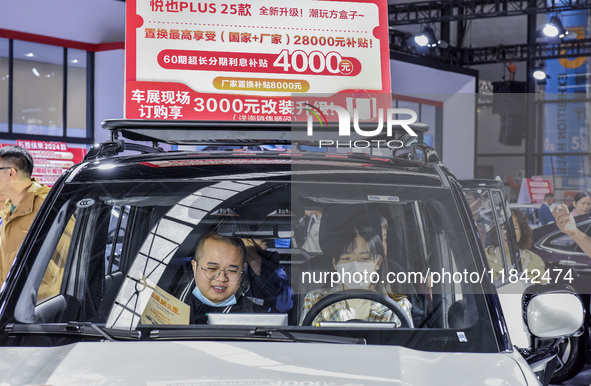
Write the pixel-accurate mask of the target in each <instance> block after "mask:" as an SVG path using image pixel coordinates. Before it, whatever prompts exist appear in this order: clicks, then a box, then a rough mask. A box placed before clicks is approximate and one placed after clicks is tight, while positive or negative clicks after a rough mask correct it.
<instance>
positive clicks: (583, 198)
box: [570, 192, 591, 217]
mask: <svg viewBox="0 0 591 386" xmlns="http://www.w3.org/2000/svg"><path fill="white" fill-rule="evenodd" d="M571 205H572V208H570V209H571V214H572V215H573V217H577V216H580V215H582V214H587V213H589V210H590V209H591V199H590V198H589V193H587V192H579V193H577V194H575V197H574V198H573V203H572V204H571Z"/></svg>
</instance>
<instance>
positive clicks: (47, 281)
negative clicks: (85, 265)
mask: <svg viewBox="0 0 591 386" xmlns="http://www.w3.org/2000/svg"><path fill="white" fill-rule="evenodd" d="M75 224H76V220H75V217H74V215H72V216H71V217H70V219H69V221H68V222H67V224H66V227H65V229H64V231H63V233H62V235H61V236H60V239H59V241H58V243H57V246H56V248H55V251H54V252H53V255H52V257H51V260H50V261H49V265H48V266H47V269H46V271H45V274H44V275H43V280H42V281H41V285H40V286H39V291H38V293H37V303H40V302H42V301H44V300H46V299H49V298H51V297H53V296H55V295H57V294H59V292H60V287H61V284H62V279H63V276H64V269H65V266H66V263H67V258H68V255H69V250H70V244H71V242H72V235H73V232H74V226H75Z"/></svg>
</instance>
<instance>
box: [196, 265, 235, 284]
mask: <svg viewBox="0 0 591 386" xmlns="http://www.w3.org/2000/svg"><path fill="white" fill-rule="evenodd" d="M197 266H198V267H199V268H201V269H202V270H203V272H204V273H205V277H206V278H207V279H208V280H214V279H217V278H218V277H219V276H220V275H221V274H222V272H224V274H225V275H226V277H227V278H228V280H229V281H238V280H240V276H241V275H242V271H241V270H239V269H236V268H226V269H221V268H220V267H205V268H203V267H202V266H200V265H199V264H197Z"/></svg>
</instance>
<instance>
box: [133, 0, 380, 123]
mask: <svg viewBox="0 0 591 386" xmlns="http://www.w3.org/2000/svg"><path fill="white" fill-rule="evenodd" d="M126 10H127V16H126V19H127V20H126V22H127V25H126V29H127V30H126V65H125V68H126V87H125V115H126V118H129V119H177V120H275V121H281V120H286V121H289V120H291V114H292V108H293V104H292V102H291V99H290V96H291V95H298V96H300V95H306V94H308V93H310V94H316V95H318V94H328V95H332V94H338V93H349V94H350V93H359V92H362V93H388V94H389V93H390V92H391V86H390V61H389V41H388V18H387V15H388V10H387V2H386V0H371V1H363V2H360V1H332V0H331V1H317V0H303V1H297V2H293V1H284V0H274V1H250V2H248V1H246V2H242V3H229V2H225V1H219V0H214V1H207V2H194V1H153V0H128V1H127V2H126Z"/></svg>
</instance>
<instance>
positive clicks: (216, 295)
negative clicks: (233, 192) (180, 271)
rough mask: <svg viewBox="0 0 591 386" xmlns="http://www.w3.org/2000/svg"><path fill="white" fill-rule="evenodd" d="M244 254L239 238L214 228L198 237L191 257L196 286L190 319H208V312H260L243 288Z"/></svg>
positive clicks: (191, 321) (201, 321)
mask: <svg viewBox="0 0 591 386" xmlns="http://www.w3.org/2000/svg"><path fill="white" fill-rule="evenodd" d="M245 254H246V252H245V249H244V244H243V243H242V241H241V240H240V239H238V238H233V237H225V236H220V235H218V234H217V233H214V232H209V233H206V234H204V235H203V236H201V237H200V238H199V240H198V241H197V247H196V248H195V256H194V258H193V259H192V260H191V266H192V267H193V275H194V277H195V288H194V289H192V294H193V296H191V297H190V299H189V300H188V301H187V302H188V303H189V307H190V315H191V316H190V323H196V324H205V323H207V315H208V314H209V313H252V312H261V309H260V307H258V306H257V305H256V304H255V303H253V302H252V301H251V300H250V299H248V298H247V297H246V296H244V293H243V291H242V290H241V283H242V274H243V269H244V261H245Z"/></svg>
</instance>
